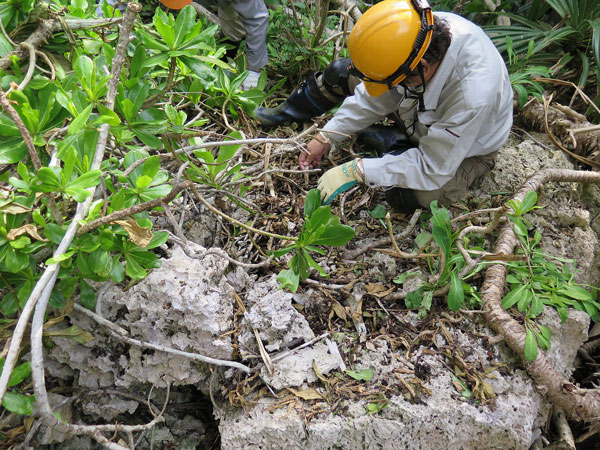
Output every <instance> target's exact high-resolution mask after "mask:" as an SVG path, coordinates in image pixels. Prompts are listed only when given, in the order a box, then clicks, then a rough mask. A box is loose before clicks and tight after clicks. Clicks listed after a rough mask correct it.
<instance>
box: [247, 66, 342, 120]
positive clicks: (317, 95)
mask: <svg viewBox="0 0 600 450" xmlns="http://www.w3.org/2000/svg"><path fill="white" fill-rule="evenodd" d="M319 75H320V73H315V74H313V75H311V76H310V77H309V78H308V79H307V80H305V81H303V82H302V84H300V87H298V89H296V90H295V91H294V92H292V94H291V95H290V96H289V97H288V98H287V100H286V101H284V102H283V103H282V104H281V105H279V106H277V107H275V108H256V109H255V110H254V117H256V119H257V120H258V121H259V122H260V123H261V124H262V125H267V126H276V125H289V124H291V123H292V122H305V121H307V120H310V119H312V118H313V117H316V116H320V115H321V114H323V113H326V112H327V111H329V110H330V109H331V108H333V107H334V106H336V105H337V104H338V103H337V102H333V101H331V100H329V99H328V98H326V97H325V96H324V95H323V94H322V93H321V91H320V90H319V86H318V84H317V76H319Z"/></svg>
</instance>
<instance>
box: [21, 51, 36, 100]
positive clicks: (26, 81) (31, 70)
mask: <svg viewBox="0 0 600 450" xmlns="http://www.w3.org/2000/svg"><path fill="white" fill-rule="evenodd" d="M21 47H24V48H26V49H27V50H28V51H29V65H28V67H27V73H26V74H25V77H24V78H23V81H21V83H20V84H19V87H18V88H17V90H18V91H22V90H23V89H25V86H27V85H28V84H29V82H30V81H31V79H32V78H33V73H34V72H35V64H36V57H35V55H36V50H35V47H34V46H33V45H30V44H28V43H27V42H22V43H21Z"/></svg>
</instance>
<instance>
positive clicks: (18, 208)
mask: <svg viewBox="0 0 600 450" xmlns="http://www.w3.org/2000/svg"><path fill="white" fill-rule="evenodd" d="M0 211H1V212H3V213H4V214H23V213H26V212H29V211H31V208H27V207H26V206H23V205H19V204H18V203H14V202H13V203H9V204H8V205H5V206H2V207H0Z"/></svg>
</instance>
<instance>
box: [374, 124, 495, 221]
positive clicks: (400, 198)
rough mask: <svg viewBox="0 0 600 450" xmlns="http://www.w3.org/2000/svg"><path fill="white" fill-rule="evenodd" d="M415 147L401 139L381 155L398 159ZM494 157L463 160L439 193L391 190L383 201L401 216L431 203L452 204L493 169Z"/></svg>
mask: <svg viewBox="0 0 600 450" xmlns="http://www.w3.org/2000/svg"><path fill="white" fill-rule="evenodd" d="M414 146H415V145H414V144H413V143H411V142H410V141H409V140H408V138H407V137H406V136H404V139H402V138H400V139H399V140H397V141H396V142H395V143H394V144H393V145H391V146H390V147H389V148H387V149H385V150H383V152H382V154H386V153H391V154H394V155H400V154H402V153H404V152H405V151H406V150H408V149H409V148H413V147H414ZM382 154H380V155H379V156H382ZM496 154H497V152H494V153H490V154H488V155H482V156H473V157H471V158H466V159H465V160H464V161H463V162H462V164H461V165H460V166H459V167H458V169H457V171H456V174H455V175H454V177H453V178H452V179H451V180H450V181H448V182H447V183H446V184H445V185H444V186H442V187H441V188H439V189H436V190H433V191H419V190H414V189H407V188H401V187H392V188H389V189H386V190H385V199H386V200H387V202H388V203H389V204H390V206H391V207H392V208H394V210H396V211H398V212H400V213H404V214H411V213H413V212H414V211H415V210H417V209H419V208H426V209H428V208H429V206H430V205H431V202H432V201H434V200H437V201H438V203H440V204H446V205H449V204H451V203H454V202H456V201H458V200H459V199H460V198H461V197H462V196H464V195H465V194H466V193H467V192H468V189H469V186H471V185H472V184H473V183H474V182H475V181H477V179H479V178H481V177H482V176H483V175H485V174H486V173H488V172H489V171H490V170H492V169H493V168H494V165H495V161H494V160H495V157H496Z"/></svg>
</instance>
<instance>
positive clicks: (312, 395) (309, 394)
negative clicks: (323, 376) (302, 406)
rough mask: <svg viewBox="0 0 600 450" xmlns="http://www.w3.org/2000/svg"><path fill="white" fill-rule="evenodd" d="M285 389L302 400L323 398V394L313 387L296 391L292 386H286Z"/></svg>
mask: <svg viewBox="0 0 600 450" xmlns="http://www.w3.org/2000/svg"><path fill="white" fill-rule="evenodd" d="M287 390H288V391H290V392H291V393H292V394H294V395H295V396H296V397H300V398H301V399H303V400H323V396H322V395H321V394H319V392H317V390H316V389H313V388H308V389H304V390H302V391H298V390H296V389H293V388H287Z"/></svg>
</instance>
